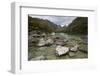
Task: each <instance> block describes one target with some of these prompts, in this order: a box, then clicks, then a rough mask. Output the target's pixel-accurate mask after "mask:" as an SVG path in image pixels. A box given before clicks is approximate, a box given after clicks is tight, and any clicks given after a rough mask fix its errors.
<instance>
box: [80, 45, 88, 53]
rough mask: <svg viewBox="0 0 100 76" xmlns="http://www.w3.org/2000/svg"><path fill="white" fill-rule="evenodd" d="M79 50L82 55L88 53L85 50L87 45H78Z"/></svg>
mask: <svg viewBox="0 0 100 76" xmlns="http://www.w3.org/2000/svg"><path fill="white" fill-rule="evenodd" d="M79 50H80V51H82V52H84V53H87V52H88V48H87V45H80V46H79Z"/></svg>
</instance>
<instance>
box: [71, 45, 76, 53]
mask: <svg viewBox="0 0 100 76" xmlns="http://www.w3.org/2000/svg"><path fill="white" fill-rule="evenodd" d="M70 51H73V52H76V51H78V45H75V46H74V47H71V48H70Z"/></svg>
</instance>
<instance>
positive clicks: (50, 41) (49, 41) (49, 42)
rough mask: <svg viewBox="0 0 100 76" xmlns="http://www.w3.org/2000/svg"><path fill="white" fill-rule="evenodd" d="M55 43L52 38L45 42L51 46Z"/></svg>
mask: <svg viewBox="0 0 100 76" xmlns="http://www.w3.org/2000/svg"><path fill="white" fill-rule="evenodd" d="M53 43H54V41H53V40H52V39H51V38H48V39H47V40H46V42H45V44H46V45H51V44H53Z"/></svg>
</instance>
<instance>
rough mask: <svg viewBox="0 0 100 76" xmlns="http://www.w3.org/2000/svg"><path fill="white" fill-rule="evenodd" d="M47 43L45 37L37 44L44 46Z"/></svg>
mask: <svg viewBox="0 0 100 76" xmlns="http://www.w3.org/2000/svg"><path fill="white" fill-rule="evenodd" d="M45 44H46V42H45V40H44V38H41V39H40V40H39V43H38V44H37V46H44V45H45Z"/></svg>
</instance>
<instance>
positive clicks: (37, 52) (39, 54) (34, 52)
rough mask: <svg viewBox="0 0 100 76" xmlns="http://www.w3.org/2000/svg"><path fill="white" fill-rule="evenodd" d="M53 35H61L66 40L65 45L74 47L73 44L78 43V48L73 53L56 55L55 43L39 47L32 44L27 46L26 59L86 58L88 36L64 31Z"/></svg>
mask: <svg viewBox="0 0 100 76" xmlns="http://www.w3.org/2000/svg"><path fill="white" fill-rule="evenodd" d="M55 36H60V37H63V38H64V39H65V40H66V44H65V45H64V46H65V47H74V46H75V45H79V48H80V49H78V50H77V52H74V53H73V52H72V53H71V52H69V53H66V54H65V55H62V56H57V55H56V54H55V52H56V47H57V45H55V44H52V45H50V46H41V47H39V46H35V45H32V46H29V47H28V60H30V61H31V60H56V59H80V58H81V59H82V58H88V48H87V47H88V38H87V36H86V35H68V34H65V33H56V35H55ZM29 44H31V43H29ZM69 54H70V55H69ZM71 55H72V56H71ZM39 58H42V59H39Z"/></svg>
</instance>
